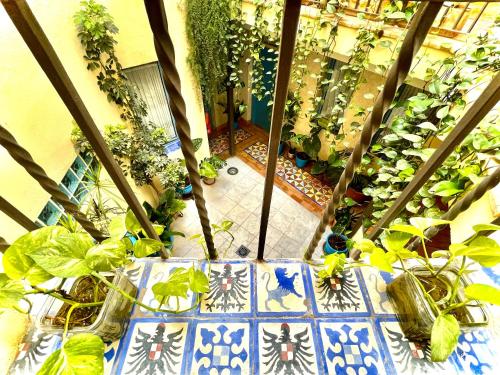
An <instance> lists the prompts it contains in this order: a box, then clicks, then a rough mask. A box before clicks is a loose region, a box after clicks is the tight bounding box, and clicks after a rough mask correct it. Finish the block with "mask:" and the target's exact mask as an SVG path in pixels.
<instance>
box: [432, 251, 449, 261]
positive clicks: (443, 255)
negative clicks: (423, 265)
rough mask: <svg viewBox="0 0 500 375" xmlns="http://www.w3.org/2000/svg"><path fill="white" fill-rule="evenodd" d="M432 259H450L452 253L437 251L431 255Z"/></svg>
mask: <svg viewBox="0 0 500 375" xmlns="http://www.w3.org/2000/svg"><path fill="white" fill-rule="evenodd" d="M431 257H432V258H445V259H448V258H449V257H450V252H449V251H446V250H436V251H434V252H433V253H432V254H431Z"/></svg>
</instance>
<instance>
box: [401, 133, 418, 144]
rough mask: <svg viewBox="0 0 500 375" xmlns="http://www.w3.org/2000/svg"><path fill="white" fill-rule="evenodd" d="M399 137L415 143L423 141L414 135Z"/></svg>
mask: <svg viewBox="0 0 500 375" xmlns="http://www.w3.org/2000/svg"><path fill="white" fill-rule="evenodd" d="M401 137H402V138H404V139H406V140H407V141H410V142H415V143H416V142H421V141H423V138H422V137H421V136H419V135H416V134H402V135H401Z"/></svg>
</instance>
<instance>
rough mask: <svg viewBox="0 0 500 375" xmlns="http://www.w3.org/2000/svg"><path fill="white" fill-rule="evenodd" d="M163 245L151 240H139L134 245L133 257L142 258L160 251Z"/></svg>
mask: <svg viewBox="0 0 500 375" xmlns="http://www.w3.org/2000/svg"><path fill="white" fill-rule="evenodd" d="M162 246H163V244H162V243H161V242H160V241H157V240H153V239H152V238H139V239H138V240H137V241H136V242H135V243H134V255H135V256H136V257H137V258H144V257H147V256H148V255H151V254H154V253H156V252H158V251H160V250H161V248H162Z"/></svg>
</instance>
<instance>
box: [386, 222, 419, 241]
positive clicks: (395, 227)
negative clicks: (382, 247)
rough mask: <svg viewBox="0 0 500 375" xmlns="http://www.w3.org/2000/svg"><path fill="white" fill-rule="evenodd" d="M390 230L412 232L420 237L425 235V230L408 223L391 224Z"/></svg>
mask: <svg viewBox="0 0 500 375" xmlns="http://www.w3.org/2000/svg"><path fill="white" fill-rule="evenodd" d="M389 230H390V231H391V232H393V231H396V232H404V233H410V234H412V235H414V236H418V237H420V238H423V237H424V232H423V231H422V230H420V229H418V228H415V227H414V226H411V225H407V224H395V225H391V226H390V227H389Z"/></svg>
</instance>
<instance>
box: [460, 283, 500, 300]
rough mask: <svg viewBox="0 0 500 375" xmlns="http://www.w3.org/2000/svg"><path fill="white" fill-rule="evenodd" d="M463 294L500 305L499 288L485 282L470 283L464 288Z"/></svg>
mask: <svg viewBox="0 0 500 375" xmlns="http://www.w3.org/2000/svg"><path fill="white" fill-rule="evenodd" d="M464 291H465V296H466V297H467V298H470V299H477V300H480V301H485V302H488V303H491V304H493V305H500V289H497V288H495V287H494V286H491V285H486V284H470V285H467V286H466V287H465V289H464Z"/></svg>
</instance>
